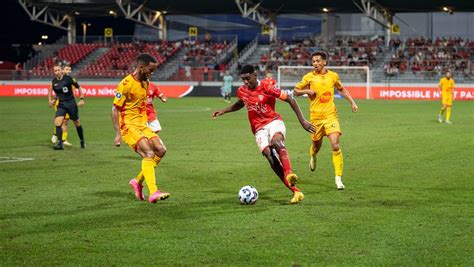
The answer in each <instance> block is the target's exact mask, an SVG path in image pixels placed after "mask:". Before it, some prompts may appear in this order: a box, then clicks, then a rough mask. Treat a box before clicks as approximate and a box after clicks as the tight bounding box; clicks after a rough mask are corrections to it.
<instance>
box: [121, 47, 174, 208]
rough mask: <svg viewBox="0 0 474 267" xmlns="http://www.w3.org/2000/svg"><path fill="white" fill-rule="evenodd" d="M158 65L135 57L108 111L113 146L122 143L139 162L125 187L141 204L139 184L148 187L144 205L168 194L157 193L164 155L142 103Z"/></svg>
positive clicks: (141, 56) (163, 147)
mask: <svg viewBox="0 0 474 267" xmlns="http://www.w3.org/2000/svg"><path fill="white" fill-rule="evenodd" d="M157 66H158V64H157V62H156V59H155V58H154V57H153V56H151V55H149V54H141V55H139V56H138V57H137V68H136V69H135V71H134V72H133V73H132V74H129V75H128V76H127V77H125V78H124V79H123V80H122V81H121V82H120V84H119V86H118V87H117V91H116V92H115V99H114V103H113V107H112V122H113V125H114V129H115V139H114V143H115V145H116V146H120V142H121V140H122V139H123V140H124V141H125V143H127V144H128V145H129V146H130V147H131V148H132V149H133V150H134V151H135V152H137V153H138V154H139V155H140V156H141V157H142V158H143V160H142V163H141V171H140V173H139V174H138V175H137V177H135V178H133V179H132V180H130V182H129V185H130V186H131V187H132V189H133V190H134V192H135V197H136V198H137V199H138V200H144V199H145V197H144V195H143V191H142V190H143V185H142V184H143V182H144V181H145V183H146V184H147V186H148V190H149V191H150V196H149V197H148V201H149V202H150V203H156V201H158V200H164V199H167V198H168V197H169V196H170V194H169V193H166V192H163V191H160V190H158V187H157V185H156V177H155V167H156V166H157V165H158V164H159V163H160V161H161V159H162V158H163V157H164V155H165V154H166V147H165V146H164V144H163V142H162V141H161V139H160V138H159V137H158V135H156V133H154V132H153V131H152V130H151V129H150V128H148V126H147V115H146V102H147V91H148V86H149V84H150V83H149V80H150V77H151V75H152V74H153V72H154V71H155V70H156V68H157Z"/></svg>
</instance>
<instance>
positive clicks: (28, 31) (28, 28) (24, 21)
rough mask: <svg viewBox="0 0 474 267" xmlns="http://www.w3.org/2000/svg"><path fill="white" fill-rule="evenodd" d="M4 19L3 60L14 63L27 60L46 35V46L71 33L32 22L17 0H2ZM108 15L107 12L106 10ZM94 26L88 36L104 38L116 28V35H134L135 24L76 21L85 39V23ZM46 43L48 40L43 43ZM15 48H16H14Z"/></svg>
mask: <svg viewBox="0 0 474 267" xmlns="http://www.w3.org/2000/svg"><path fill="white" fill-rule="evenodd" d="M2 9H3V10H2V11H3V12H2V16H0V23H1V24H0V25H2V26H1V27H0V36H1V39H0V60H9V61H13V62H18V61H25V60H26V59H27V56H28V53H29V52H30V50H31V48H28V47H31V45H32V44H37V43H38V42H40V41H43V40H41V36H42V35H43V34H46V35H48V40H47V41H46V43H53V42H54V41H56V40H57V39H59V38H61V37H62V36H64V35H67V32H66V31H64V30H61V29H58V28H55V27H53V26H49V25H46V24H43V23H40V22H35V21H31V20H30V18H29V16H28V14H27V13H26V12H25V10H24V9H23V7H22V6H21V5H20V4H19V3H18V1H17V0H4V1H2ZM104 14H106V11H104ZM84 21H86V22H89V23H91V27H89V28H88V30H87V35H88V36H90V35H103V33H104V28H106V27H111V28H113V29H114V35H133V32H134V29H135V24H134V23H133V22H132V21H129V20H126V19H124V18H114V17H108V16H106V15H104V17H81V16H78V17H77V18H76V24H77V25H78V26H77V30H76V31H77V35H78V36H82V26H81V22H84ZM43 43H44V41H43ZM12 45H13V46H12Z"/></svg>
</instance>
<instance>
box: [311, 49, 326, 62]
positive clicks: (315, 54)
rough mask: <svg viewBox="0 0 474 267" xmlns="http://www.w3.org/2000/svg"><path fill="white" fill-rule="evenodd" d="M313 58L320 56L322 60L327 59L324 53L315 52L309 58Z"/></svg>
mask: <svg viewBox="0 0 474 267" xmlns="http://www.w3.org/2000/svg"><path fill="white" fill-rule="evenodd" d="M314 56H320V57H321V58H322V59H324V60H326V58H327V55H326V53H324V52H323V51H316V52H314V53H313V54H312V55H311V58H313V57H314Z"/></svg>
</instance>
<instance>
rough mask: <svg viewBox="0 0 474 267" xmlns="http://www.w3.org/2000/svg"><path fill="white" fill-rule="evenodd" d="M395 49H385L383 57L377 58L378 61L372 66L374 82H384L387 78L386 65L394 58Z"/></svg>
mask: <svg viewBox="0 0 474 267" xmlns="http://www.w3.org/2000/svg"><path fill="white" fill-rule="evenodd" d="M392 55H393V51H391V50H388V51H385V53H384V54H383V57H382V58H377V62H376V63H375V64H374V65H373V66H372V73H371V74H372V82H384V81H385V80H386V77H385V73H384V69H383V67H384V65H385V63H387V62H390V59H391V58H392Z"/></svg>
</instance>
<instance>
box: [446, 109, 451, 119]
mask: <svg viewBox="0 0 474 267" xmlns="http://www.w3.org/2000/svg"><path fill="white" fill-rule="evenodd" d="M450 118H451V107H447V108H446V121H449V120H450Z"/></svg>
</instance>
